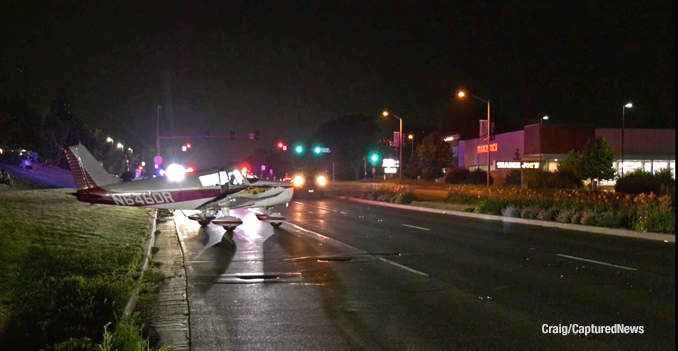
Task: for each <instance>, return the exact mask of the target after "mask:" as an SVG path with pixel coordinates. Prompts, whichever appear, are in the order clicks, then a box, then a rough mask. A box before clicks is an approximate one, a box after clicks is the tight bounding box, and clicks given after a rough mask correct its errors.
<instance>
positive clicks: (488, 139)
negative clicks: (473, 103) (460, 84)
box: [457, 91, 492, 187]
mask: <svg viewBox="0 0 678 351" xmlns="http://www.w3.org/2000/svg"><path fill="white" fill-rule="evenodd" d="M469 95H471V97H473V98H475V99H477V100H480V101H482V102H484V103H486V104H487V186H488V187H489V186H490V135H491V134H492V133H491V130H492V124H491V122H490V100H484V99H481V98H479V97H477V96H475V95H473V94H469ZM457 96H459V97H464V96H466V93H464V92H463V91H460V92H459V93H458V94H457Z"/></svg>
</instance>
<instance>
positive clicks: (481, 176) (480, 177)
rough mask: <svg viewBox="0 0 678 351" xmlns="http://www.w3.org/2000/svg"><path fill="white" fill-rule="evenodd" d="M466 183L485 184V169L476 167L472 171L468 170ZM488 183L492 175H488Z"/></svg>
mask: <svg viewBox="0 0 678 351" xmlns="http://www.w3.org/2000/svg"><path fill="white" fill-rule="evenodd" d="M466 183H467V184H475V185H486V184H487V171H483V170H480V169H476V170H475V171H473V172H469V173H468V174H467V175H466ZM490 185H492V177H490Z"/></svg>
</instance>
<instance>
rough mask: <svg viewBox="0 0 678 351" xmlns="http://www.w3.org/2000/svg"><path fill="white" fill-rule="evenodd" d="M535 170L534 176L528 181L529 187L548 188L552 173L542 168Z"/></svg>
mask: <svg viewBox="0 0 678 351" xmlns="http://www.w3.org/2000/svg"><path fill="white" fill-rule="evenodd" d="M533 172H534V177H532V179H531V180H529V181H528V182H527V187H528V188H530V189H542V188H548V187H549V183H550V181H551V173H549V172H545V171H542V170H540V169H537V170H534V171H533Z"/></svg>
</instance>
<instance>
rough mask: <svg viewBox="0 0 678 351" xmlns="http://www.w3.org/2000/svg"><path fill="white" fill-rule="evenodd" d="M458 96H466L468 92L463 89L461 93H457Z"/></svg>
mask: <svg viewBox="0 0 678 351" xmlns="http://www.w3.org/2000/svg"><path fill="white" fill-rule="evenodd" d="M457 96H459V97H464V96H466V94H465V93H464V92H463V91H460V92H459V94H457Z"/></svg>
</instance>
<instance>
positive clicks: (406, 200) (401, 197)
mask: <svg viewBox="0 0 678 351" xmlns="http://www.w3.org/2000/svg"><path fill="white" fill-rule="evenodd" d="M412 201H417V197H416V196H414V193H412V192H404V193H400V194H398V196H396V197H395V199H394V200H393V202H395V203H397V204H405V205H407V204H410V203H411V202H412Z"/></svg>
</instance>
